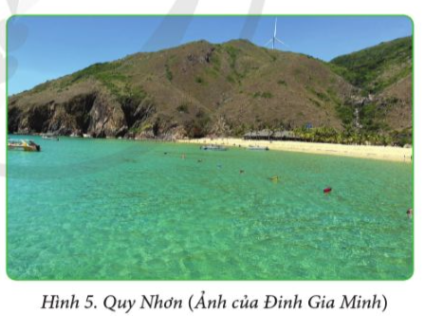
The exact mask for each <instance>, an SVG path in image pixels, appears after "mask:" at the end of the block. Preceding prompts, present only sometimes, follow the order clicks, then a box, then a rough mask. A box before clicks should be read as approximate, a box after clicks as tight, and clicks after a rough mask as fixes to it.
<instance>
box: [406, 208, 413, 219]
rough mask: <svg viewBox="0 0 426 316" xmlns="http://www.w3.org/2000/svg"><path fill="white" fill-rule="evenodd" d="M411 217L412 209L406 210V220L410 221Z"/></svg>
mask: <svg viewBox="0 0 426 316" xmlns="http://www.w3.org/2000/svg"><path fill="white" fill-rule="evenodd" d="M412 217H413V209H412V208H409V209H408V210H407V218H408V219H411V218H412Z"/></svg>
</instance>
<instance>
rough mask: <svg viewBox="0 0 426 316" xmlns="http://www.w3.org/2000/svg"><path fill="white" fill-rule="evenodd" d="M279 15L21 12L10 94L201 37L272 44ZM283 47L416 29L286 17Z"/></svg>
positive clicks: (337, 46) (337, 45) (333, 49)
mask: <svg viewBox="0 0 426 316" xmlns="http://www.w3.org/2000/svg"><path fill="white" fill-rule="evenodd" d="M274 21H275V17H272V16H267V17H265V16H264V17H250V18H247V17H235V16H229V17H223V16H222V17H166V18H164V17H152V16H151V17H147V16H145V17H143V16H140V17H129V16H128V17H48V16H45V17H13V18H11V19H10V20H9V22H8V57H9V58H8V65H9V81H8V82H9V86H8V88H9V90H8V93H9V95H11V94H15V93H18V92H21V91H23V90H26V89H30V88H32V87H34V86H35V85H37V84H40V83H43V82H45V81H46V80H51V79H55V78H58V77H61V76H63V75H66V74H69V73H72V72H74V71H77V70H79V69H82V68H85V67H87V66H89V65H91V64H93V63H96V62H105V61H111V60H115V59H119V58H122V57H124V56H126V55H129V54H133V53H136V52H142V51H156V50H159V49H164V48H169V47H174V46H177V45H180V44H183V43H187V42H192V41H196V40H201V39H204V40H207V41H209V42H212V43H222V42H226V41H229V40H232V39H239V38H246V39H249V40H250V41H252V42H253V43H255V44H257V45H259V46H264V45H265V44H266V42H267V41H268V40H269V39H270V38H271V37H272V33H273V28H274ZM277 33H278V35H277V36H278V38H279V39H281V40H282V41H284V42H285V43H286V44H287V46H282V45H278V46H277V47H276V48H277V49H281V50H285V51H292V52H299V53H304V54H308V55H311V56H314V57H317V58H320V59H322V60H325V61H329V60H330V59H332V58H334V57H336V56H339V55H342V54H347V53H351V52H353V51H357V50H360V49H363V48H366V47H369V46H372V45H376V44H378V43H381V42H383V41H388V40H392V39H395V38H398V37H403V36H408V35H411V34H412V25H411V20H410V19H409V18H407V17H306V16H305V17H296V16H293V17H289V16H281V17H278V30H277Z"/></svg>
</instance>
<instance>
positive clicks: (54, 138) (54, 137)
mask: <svg viewBox="0 0 426 316" xmlns="http://www.w3.org/2000/svg"><path fill="white" fill-rule="evenodd" d="M41 138H43V139H46V140H56V141H58V140H59V138H58V136H55V135H54V134H43V135H41Z"/></svg>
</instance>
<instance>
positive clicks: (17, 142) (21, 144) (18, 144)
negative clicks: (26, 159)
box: [7, 139, 41, 151]
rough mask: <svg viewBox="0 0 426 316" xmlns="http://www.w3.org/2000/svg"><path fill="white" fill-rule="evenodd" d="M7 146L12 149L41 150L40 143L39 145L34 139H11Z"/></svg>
mask: <svg viewBox="0 0 426 316" xmlns="http://www.w3.org/2000/svg"><path fill="white" fill-rule="evenodd" d="M7 148H8V149H10V150H23V151H40V150H41V147H40V145H37V144H36V143H34V142H33V141H32V140H27V139H9V140H8V142H7Z"/></svg>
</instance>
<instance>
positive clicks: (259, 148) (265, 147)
mask: <svg viewBox="0 0 426 316" xmlns="http://www.w3.org/2000/svg"><path fill="white" fill-rule="evenodd" d="M247 149H248V150H260V151H262V150H263V151H266V150H269V147H267V146H253V145H250V146H248V148H247Z"/></svg>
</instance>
